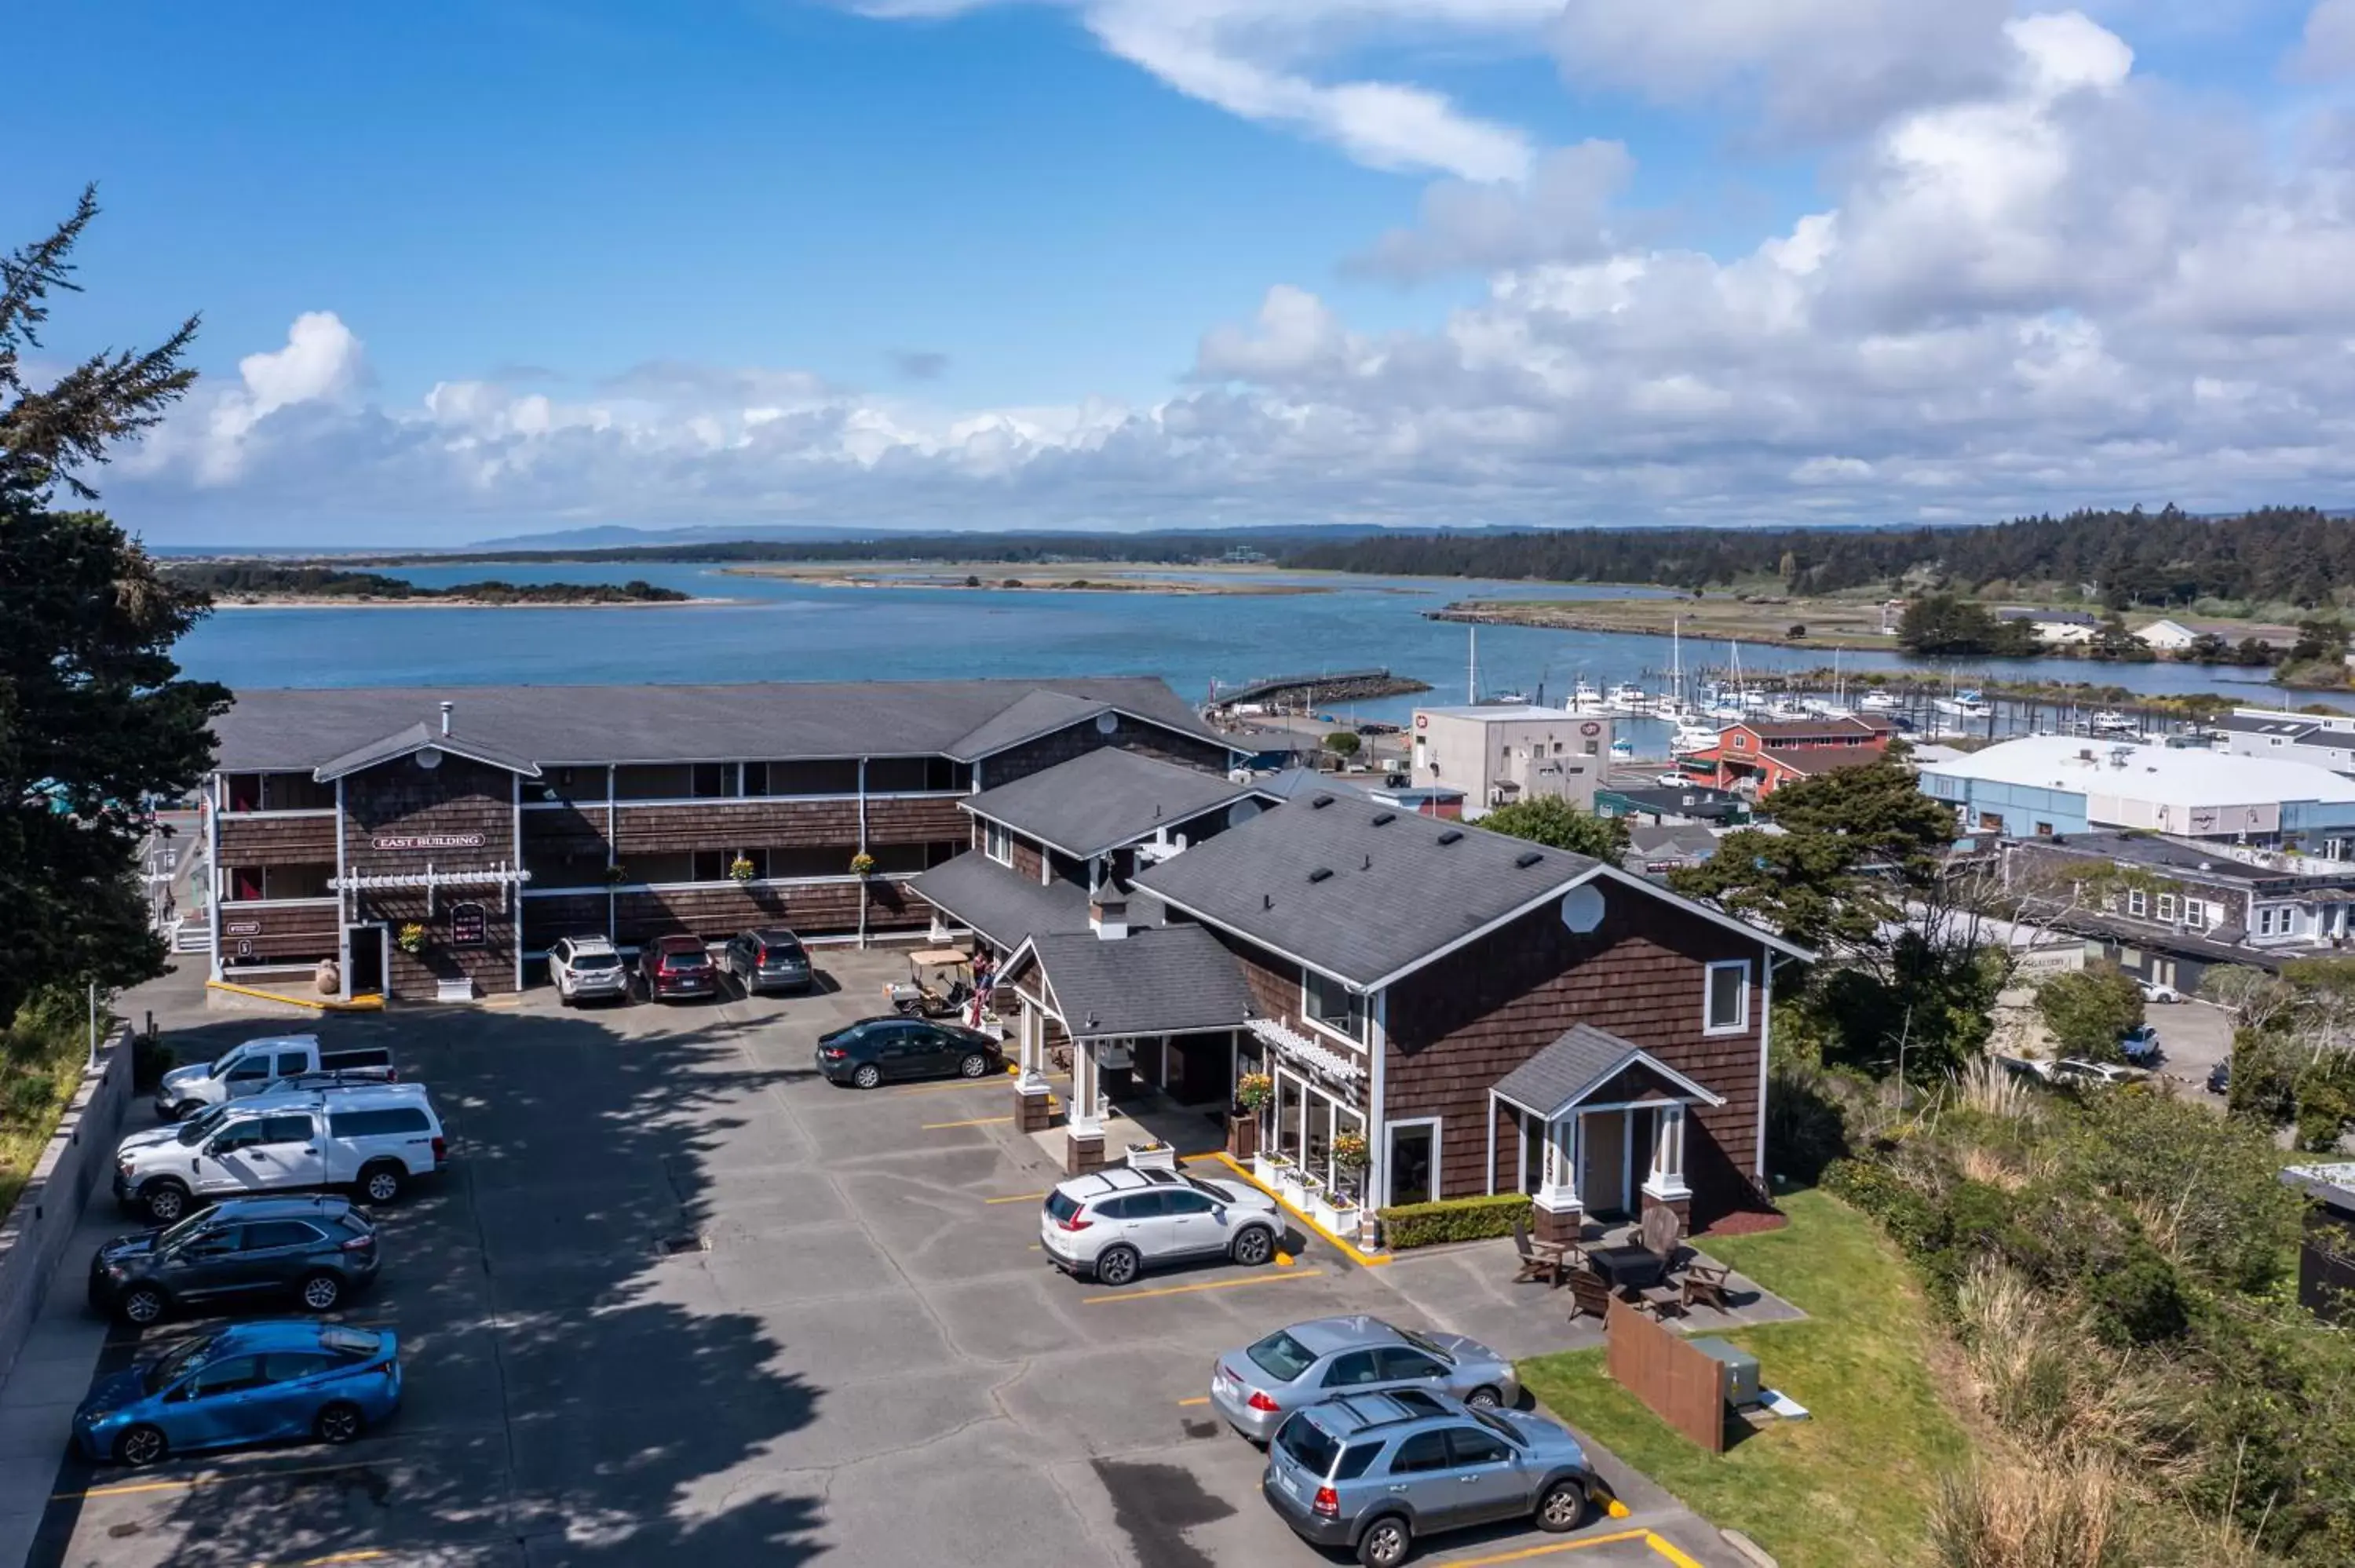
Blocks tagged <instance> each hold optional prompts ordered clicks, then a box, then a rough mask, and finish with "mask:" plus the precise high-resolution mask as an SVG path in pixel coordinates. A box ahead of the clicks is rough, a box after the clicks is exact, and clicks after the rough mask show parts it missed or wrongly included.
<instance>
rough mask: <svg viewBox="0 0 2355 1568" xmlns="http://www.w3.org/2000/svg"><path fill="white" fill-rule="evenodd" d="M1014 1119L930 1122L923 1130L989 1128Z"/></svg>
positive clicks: (998, 1118)
mask: <svg viewBox="0 0 2355 1568" xmlns="http://www.w3.org/2000/svg"><path fill="white" fill-rule="evenodd" d="M1013 1119H1014V1118H1012V1117H1010V1116H977V1117H975V1118H973V1119H971V1120H970V1121H928V1122H926V1123H924V1125H923V1128H922V1130H923V1131H925V1132H940V1131H943V1130H944V1129H946V1128H952V1127H989V1126H992V1125H994V1124H996V1123H997V1122H1001V1121H1012V1120H1013Z"/></svg>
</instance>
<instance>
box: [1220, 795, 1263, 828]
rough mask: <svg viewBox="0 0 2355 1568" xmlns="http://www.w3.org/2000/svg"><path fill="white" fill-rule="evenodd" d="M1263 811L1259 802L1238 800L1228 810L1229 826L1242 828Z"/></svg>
mask: <svg viewBox="0 0 2355 1568" xmlns="http://www.w3.org/2000/svg"><path fill="white" fill-rule="evenodd" d="M1262 809H1263V808H1262V807H1261V805H1260V803H1259V802H1258V801H1257V800H1238V801H1236V802H1235V803H1234V804H1233V805H1231V806H1230V807H1228V808H1227V826H1229V827H1231V828H1240V827H1241V826H1242V825H1243V824H1244V823H1245V822H1248V821H1251V820H1252V818H1253V817H1256V816H1258V815H1259V814H1260V811H1261V810H1262Z"/></svg>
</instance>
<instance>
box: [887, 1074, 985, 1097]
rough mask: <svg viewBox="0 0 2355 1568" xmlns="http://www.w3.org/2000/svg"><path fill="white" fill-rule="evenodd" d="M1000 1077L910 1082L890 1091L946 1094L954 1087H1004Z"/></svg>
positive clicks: (914, 1093)
mask: <svg viewBox="0 0 2355 1568" xmlns="http://www.w3.org/2000/svg"><path fill="white" fill-rule="evenodd" d="M1005 1086H1006V1084H1005V1081H1004V1080H1003V1079H999V1078H959V1079H957V1080H956V1081H955V1082H954V1083H952V1084H908V1085H904V1086H901V1087H900V1088H896V1089H893V1090H891V1091H890V1093H892V1094H894V1095H944V1094H947V1093H948V1092H949V1091H950V1090H952V1089H1002V1088H1004V1087H1005Z"/></svg>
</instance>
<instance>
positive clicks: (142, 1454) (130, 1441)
mask: <svg viewBox="0 0 2355 1568" xmlns="http://www.w3.org/2000/svg"><path fill="white" fill-rule="evenodd" d="M171 1453H172V1446H171V1445H170V1444H169V1443H167V1442H165V1440H164V1429H163V1428H162V1427H160V1426H150V1425H147V1424H146V1423H145V1422H144V1421H143V1422H141V1423H140V1424H139V1425H136V1426H133V1427H130V1428H128V1429H127V1430H125V1431H124V1433H123V1436H120V1437H117V1438H116V1439H115V1440H114V1462H115V1463H116V1464H118V1465H124V1466H128V1467H130V1468H132V1469H134V1470H144V1469H145V1468H146V1467H148V1466H150V1465H160V1464H162V1463H163V1462H164V1461H165V1459H167V1458H169V1457H171Z"/></svg>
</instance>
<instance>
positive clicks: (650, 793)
mask: <svg viewBox="0 0 2355 1568" xmlns="http://www.w3.org/2000/svg"><path fill="white" fill-rule="evenodd" d="M694 787H695V769H694V768H677V767H648V766H640V767H631V768H615V769H613V796H614V799H616V800H686V799H687V797H688V796H689V794H690V793H692V791H693V789H694Z"/></svg>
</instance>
